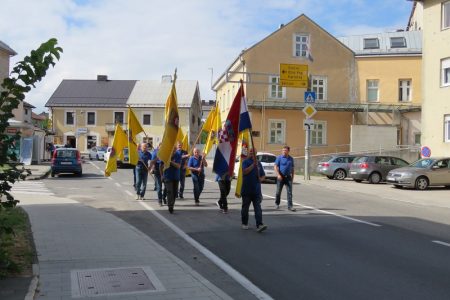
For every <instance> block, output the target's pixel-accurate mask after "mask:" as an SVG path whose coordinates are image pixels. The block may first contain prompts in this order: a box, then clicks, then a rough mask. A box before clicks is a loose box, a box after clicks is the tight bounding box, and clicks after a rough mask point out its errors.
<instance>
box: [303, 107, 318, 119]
mask: <svg viewBox="0 0 450 300" xmlns="http://www.w3.org/2000/svg"><path fill="white" fill-rule="evenodd" d="M303 113H304V114H305V115H306V117H308V118H311V117H312V116H314V115H315V114H316V113H317V110H316V109H315V108H314V106H312V105H311V104H307V105H305V108H303Z"/></svg>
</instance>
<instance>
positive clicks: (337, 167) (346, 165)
mask: <svg viewBox="0 0 450 300" xmlns="http://www.w3.org/2000/svg"><path fill="white" fill-rule="evenodd" d="M353 159H355V155H331V156H326V157H324V158H323V159H322V160H321V161H320V162H319V163H318V164H317V168H316V172H317V173H320V174H322V175H325V176H327V177H328V179H338V180H343V179H345V177H347V176H348V171H349V169H350V166H351V163H352V161H353Z"/></svg>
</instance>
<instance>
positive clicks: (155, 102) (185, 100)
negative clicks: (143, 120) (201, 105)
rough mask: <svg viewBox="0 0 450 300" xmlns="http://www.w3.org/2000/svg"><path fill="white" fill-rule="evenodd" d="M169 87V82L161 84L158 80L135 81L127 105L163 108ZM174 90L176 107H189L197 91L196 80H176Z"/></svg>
mask: <svg viewBox="0 0 450 300" xmlns="http://www.w3.org/2000/svg"><path fill="white" fill-rule="evenodd" d="M171 87H172V83H171V82H161V81H159V80H140V81H137V82H136V85H135V86H134V88H133V90H132V92H131V95H130V96H129V98H128V101H127V105H130V106H135V107H137V106H147V107H148V106H149V105H151V106H157V107H164V106H165V104H166V101H167V96H168V95H169V93H170V89H171ZM175 88H176V89H177V101H178V106H179V107H191V105H192V101H193V100H194V98H195V93H196V92H197V90H198V82H197V81H196V80H177V81H176V83H175Z"/></svg>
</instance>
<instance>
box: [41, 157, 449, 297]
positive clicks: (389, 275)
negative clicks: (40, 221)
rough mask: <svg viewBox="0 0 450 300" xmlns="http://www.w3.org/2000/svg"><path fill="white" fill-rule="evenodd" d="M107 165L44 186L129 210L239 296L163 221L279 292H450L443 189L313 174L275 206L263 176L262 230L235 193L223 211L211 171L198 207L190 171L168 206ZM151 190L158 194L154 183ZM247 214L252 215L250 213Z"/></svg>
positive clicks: (237, 288)
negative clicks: (138, 191)
mask: <svg viewBox="0 0 450 300" xmlns="http://www.w3.org/2000/svg"><path fill="white" fill-rule="evenodd" d="M103 168H104V164H103V163H102V162H94V163H86V164H85V166H84V173H85V176H84V177H83V178H77V177H72V176H62V177H59V178H53V179H48V180H46V186H47V187H48V188H49V189H50V190H51V191H52V192H54V193H55V194H64V195H66V196H68V197H69V198H72V199H74V200H77V201H80V202H83V203H85V204H87V205H90V206H93V207H97V208H101V209H104V210H106V211H109V212H111V213H113V214H115V215H117V216H118V217H120V218H122V219H124V220H125V221H127V222H129V223H130V224H132V225H133V226H135V227H137V228H138V229H140V230H141V231H142V232H144V233H146V234H148V235H149V236H150V237H151V238H152V239H154V240H155V241H157V242H158V243H160V244H161V245H162V246H164V247H165V248H167V249H168V250H169V251H171V252H172V253H173V254H175V255H176V256H178V257H179V258H180V259H182V260H184V261H185V262H186V263H188V264H189V265H191V266H192V267H193V268H194V269H195V270H196V271H198V272H199V273H201V274H202V275H203V276H204V277H206V278H208V279H209V280H210V281H211V282H212V283H213V284H215V285H217V286H218V287H219V288H221V289H222V290H224V291H225V292H226V293H228V294H229V295H230V296H231V297H233V298H235V299H249V298H251V294H250V293H249V292H248V291H247V290H246V289H245V288H243V287H242V286H241V285H240V284H237V283H236V281H235V280H233V279H232V278H231V277H230V276H228V275H227V274H226V273H225V272H223V271H222V270H221V269H220V268H218V267H217V266H216V265H214V264H213V263H211V261H210V259H208V258H207V257H206V256H205V255H204V254H202V253H201V252H200V251H199V250H198V249H196V248H195V247H193V246H192V245H190V244H188V243H187V242H186V241H185V240H184V239H183V238H182V237H180V235H178V234H177V233H175V232H174V231H173V230H172V229H170V228H169V227H168V226H167V224H165V223H164V222H163V221H165V220H168V222H169V224H173V225H175V226H176V227H177V228H178V229H181V230H182V231H183V232H184V233H186V234H187V235H188V237H190V238H193V239H194V240H195V241H197V242H199V243H200V244H201V245H203V246H204V247H206V248H207V249H208V250H209V251H211V252H212V253H214V254H215V255H216V256H217V257H219V258H221V259H222V260H223V261H225V262H226V263H227V264H229V266H231V267H232V268H234V269H235V270H237V271H238V272H240V273H241V274H242V275H244V276H245V277H246V278H248V279H249V280H250V281H251V282H253V283H254V284H255V285H256V286H257V287H259V288H260V289H261V290H263V291H264V292H266V293H267V294H269V295H270V296H272V297H273V298H275V299H292V298H296V299H330V298H332V299H349V298H353V299H355V298H364V299H399V298H401V299H423V298H428V299H448V295H450V284H449V278H450V259H449V257H450V244H448V243H450V230H449V228H450V224H449V223H450V218H449V216H450V209H449V208H448V206H446V202H445V201H443V200H442V199H441V200H439V201H434V200H433V201H430V202H431V203H426V202H424V201H423V200H424V199H422V198H426V196H425V197H424V196H423V195H424V194H423V193H427V191H425V192H417V191H403V190H398V191H397V190H396V191H395V192H392V193H391V191H390V190H389V187H388V186H385V185H381V186H373V185H364V184H362V185H360V186H358V187H355V183H353V182H343V183H342V182H336V181H332V182H331V181H323V182H321V181H315V183H313V184H297V185H294V201H295V202H296V203H297V204H298V208H299V210H298V211H297V212H296V213H292V212H289V211H287V210H286V209H285V208H286V206H284V209H282V210H275V208H274V200H273V195H274V191H275V185H274V184H264V185H263V193H264V195H265V197H264V201H263V210H264V222H265V223H266V224H268V225H269V229H268V230H267V231H266V232H264V233H263V234H258V233H256V231H255V230H254V227H253V229H252V230H248V231H244V230H241V229H240V201H239V200H238V199H234V198H232V197H231V196H230V197H229V198H230V199H231V201H230V202H231V205H230V213H229V214H227V215H223V214H220V213H219V212H218V210H217V207H216V206H215V204H214V202H215V201H216V200H217V197H218V188H217V184H216V183H214V182H212V181H207V183H206V186H205V191H204V193H203V194H202V197H201V201H202V205H201V206H200V207H196V206H194V201H193V197H192V192H191V190H192V184H191V181H190V178H187V180H186V182H187V193H186V195H185V196H186V199H185V200H182V201H180V200H177V206H176V213H175V214H174V215H170V214H168V212H167V211H166V208H165V207H164V208H163V209H160V208H159V207H158V205H156V201H155V200H148V201H142V202H139V201H136V200H133V199H134V197H133V196H134V195H133V193H132V187H131V180H132V177H131V172H132V171H131V169H120V170H119V172H118V173H115V174H113V176H112V178H111V179H106V178H105V177H103V176H102V175H101V173H100V172H101V169H103ZM209 179H211V178H209ZM339 184H341V185H342V187H343V188H341V187H340V186H338V185H339ZM352 185H353V186H352ZM149 186H150V187H152V180H151V179H150V180H149ZM391 190H392V189H391ZM430 192H431V193H430V194H432V196H430V199H435V198H436V195H440V197H441V198H442V197H445V195H448V190H433V191H430ZM417 193H422V194H421V195H420V197H422V198H420V197H418V196H417V195H418V194H417ZM149 196H150V197H149V198H151V199H155V193H154V192H153V191H151V188H150V189H149ZM419 198H420V199H419ZM447 199H449V198H447ZM448 201H450V200H448ZM250 220H251V221H250V222H251V223H250V224H253V225H254V223H252V222H254V220H253V219H252V216H251V219H250ZM166 222H167V221H166Z"/></svg>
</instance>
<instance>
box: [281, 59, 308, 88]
mask: <svg viewBox="0 0 450 300" xmlns="http://www.w3.org/2000/svg"><path fill="white" fill-rule="evenodd" d="M280 85H281V86H284V87H299V88H307V87H308V65H298V64H280Z"/></svg>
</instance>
